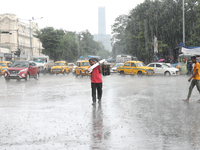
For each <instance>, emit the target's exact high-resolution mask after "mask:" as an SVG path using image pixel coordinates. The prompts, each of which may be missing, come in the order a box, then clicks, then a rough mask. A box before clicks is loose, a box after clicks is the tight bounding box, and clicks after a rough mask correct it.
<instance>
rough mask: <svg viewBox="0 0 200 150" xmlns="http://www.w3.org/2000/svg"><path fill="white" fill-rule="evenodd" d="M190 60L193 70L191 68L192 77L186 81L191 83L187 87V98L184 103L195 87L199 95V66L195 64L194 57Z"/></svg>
mask: <svg viewBox="0 0 200 150" xmlns="http://www.w3.org/2000/svg"><path fill="white" fill-rule="evenodd" d="M191 59H192V63H193V64H194V68H193V72H192V76H191V77H190V78H189V80H188V81H189V82H190V81H191V80H192V82H191V84H190V87H189V92H188V97H187V99H185V100H184V101H189V99H190V96H191V94H192V90H193V88H194V86H195V85H196V87H197V90H198V91H199V93H200V64H199V63H198V62H197V60H196V56H192V57H191ZM198 102H200V100H198Z"/></svg>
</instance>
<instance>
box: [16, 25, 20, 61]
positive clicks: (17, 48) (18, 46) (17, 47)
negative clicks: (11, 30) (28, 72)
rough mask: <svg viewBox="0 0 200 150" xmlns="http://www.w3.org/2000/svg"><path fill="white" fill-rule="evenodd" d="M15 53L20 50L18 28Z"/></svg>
mask: <svg viewBox="0 0 200 150" xmlns="http://www.w3.org/2000/svg"><path fill="white" fill-rule="evenodd" d="M17 51H20V49H19V28H18V29H17ZM18 60H19V55H18Z"/></svg>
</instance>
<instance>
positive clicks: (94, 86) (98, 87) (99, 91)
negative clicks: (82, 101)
mask: <svg viewBox="0 0 200 150" xmlns="http://www.w3.org/2000/svg"><path fill="white" fill-rule="evenodd" d="M91 87H92V100H93V102H96V90H97V94H98V99H99V100H101V97H102V83H92V84H91Z"/></svg>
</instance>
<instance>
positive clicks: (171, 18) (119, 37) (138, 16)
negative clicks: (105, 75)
mask: <svg viewBox="0 0 200 150" xmlns="http://www.w3.org/2000/svg"><path fill="white" fill-rule="evenodd" d="M198 4H199V2H198V0H185V31H186V32H185V35H186V46H199V45H200V44H199V42H200V39H199V36H200V28H199V27H200V6H199V5H198ZM182 24H183V20H182V0H154V1H152V0H145V1H144V2H143V3H141V4H140V5H138V6H137V7H136V8H134V9H132V10H131V11H130V13H129V14H128V15H120V16H119V17H118V18H116V20H115V23H114V25H113V26H112V31H113V33H112V34H113V38H112V43H113V50H112V55H113V56H114V57H115V56H116V55H117V54H121V53H124V54H131V55H134V56H137V57H138V59H140V60H142V61H147V62H150V61H152V58H153V56H154V51H153V49H154V36H156V37H157V39H158V50H159V53H158V55H159V56H161V57H163V58H165V59H166V58H167V57H168V56H170V55H171V50H172V49H174V48H176V47H177V46H178V45H179V43H180V42H183V40H182V37H183V34H182V31H183V26H182Z"/></svg>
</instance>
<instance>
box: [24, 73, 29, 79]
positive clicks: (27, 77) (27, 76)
mask: <svg viewBox="0 0 200 150" xmlns="http://www.w3.org/2000/svg"><path fill="white" fill-rule="evenodd" d="M25 80H26V81H29V80H30V74H29V73H27V75H26V78H25Z"/></svg>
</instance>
